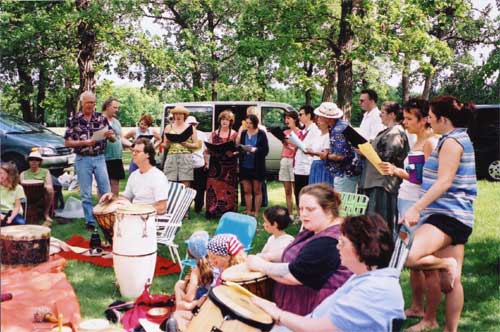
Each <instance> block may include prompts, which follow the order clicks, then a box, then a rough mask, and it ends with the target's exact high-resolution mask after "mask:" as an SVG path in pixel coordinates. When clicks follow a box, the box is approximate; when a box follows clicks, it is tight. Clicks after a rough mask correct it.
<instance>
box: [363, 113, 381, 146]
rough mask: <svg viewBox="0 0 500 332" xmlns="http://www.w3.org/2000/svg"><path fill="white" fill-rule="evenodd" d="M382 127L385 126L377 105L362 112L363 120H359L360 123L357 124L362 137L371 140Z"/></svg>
mask: <svg viewBox="0 0 500 332" xmlns="http://www.w3.org/2000/svg"><path fill="white" fill-rule="evenodd" d="M383 129H385V126H384V125H383V124H382V119H380V110H379V109H378V108H377V107H375V108H373V109H372V110H371V111H370V112H365V113H364V114H363V120H361V124H360V125H359V132H360V134H361V135H363V137H364V138H366V139H367V140H372V139H374V138H375V137H376V136H377V134H378V133H379V132H381V131H382V130H383Z"/></svg>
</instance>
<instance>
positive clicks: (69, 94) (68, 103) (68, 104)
mask: <svg viewBox="0 0 500 332" xmlns="http://www.w3.org/2000/svg"><path fill="white" fill-rule="evenodd" d="M71 85H72V80H71V79H70V78H67V77H66V78H64V89H65V90H66V100H65V102H64V106H65V109H66V118H69V117H71V116H73V115H74V114H75V113H76V111H77V110H76V104H77V99H76V98H75V95H74V93H73V92H74V91H73V88H72V87H71Z"/></svg>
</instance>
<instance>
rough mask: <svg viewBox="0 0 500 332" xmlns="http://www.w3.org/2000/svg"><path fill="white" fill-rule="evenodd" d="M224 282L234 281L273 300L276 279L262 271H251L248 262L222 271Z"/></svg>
mask: <svg viewBox="0 0 500 332" xmlns="http://www.w3.org/2000/svg"><path fill="white" fill-rule="evenodd" d="M221 278H222V282H223V283H224V282H226V281H232V282H234V283H237V284H239V285H240V286H242V287H244V288H246V289H248V290H249V291H250V292H251V293H253V294H255V295H257V296H260V297H263V298H265V299H268V300H270V301H272V297H273V286H274V280H273V279H271V278H269V277H267V276H266V275H265V274H264V273H262V272H257V271H250V270H249V269H248V268H247V265H246V263H241V264H238V265H234V266H231V267H230V268H228V269H226V270H224V272H222V277H221Z"/></svg>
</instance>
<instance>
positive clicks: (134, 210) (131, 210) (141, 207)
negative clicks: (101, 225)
mask: <svg viewBox="0 0 500 332" xmlns="http://www.w3.org/2000/svg"><path fill="white" fill-rule="evenodd" d="M116 212H117V213H122V214H132V215H142V214H155V213H156V209H155V208H154V207H153V206H152V205H148V204H130V205H127V206H120V207H119V208H118V209H117V210H116Z"/></svg>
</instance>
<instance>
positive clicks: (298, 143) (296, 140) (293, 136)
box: [288, 131, 306, 151]
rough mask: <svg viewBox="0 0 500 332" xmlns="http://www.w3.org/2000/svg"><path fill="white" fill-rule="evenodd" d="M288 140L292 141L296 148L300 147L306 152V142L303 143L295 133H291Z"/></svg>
mask: <svg viewBox="0 0 500 332" xmlns="http://www.w3.org/2000/svg"><path fill="white" fill-rule="evenodd" d="M288 138H289V139H290V142H292V143H293V144H294V145H295V146H296V147H298V148H299V149H301V150H302V151H305V150H306V146H305V145H304V142H302V141H301V140H300V139H299V138H298V136H297V135H296V134H295V133H294V132H293V131H292V132H291V133H290V136H289V137H288Z"/></svg>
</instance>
